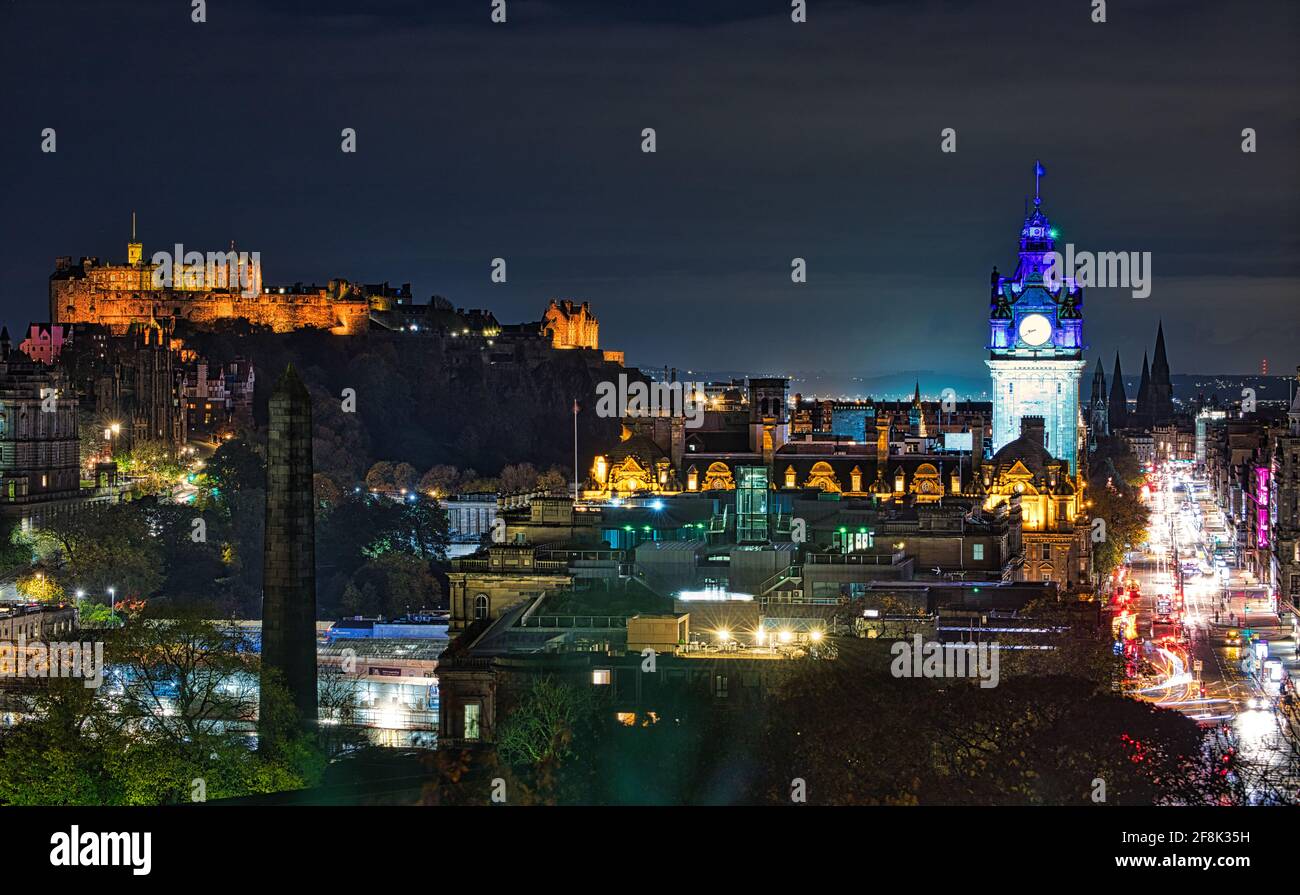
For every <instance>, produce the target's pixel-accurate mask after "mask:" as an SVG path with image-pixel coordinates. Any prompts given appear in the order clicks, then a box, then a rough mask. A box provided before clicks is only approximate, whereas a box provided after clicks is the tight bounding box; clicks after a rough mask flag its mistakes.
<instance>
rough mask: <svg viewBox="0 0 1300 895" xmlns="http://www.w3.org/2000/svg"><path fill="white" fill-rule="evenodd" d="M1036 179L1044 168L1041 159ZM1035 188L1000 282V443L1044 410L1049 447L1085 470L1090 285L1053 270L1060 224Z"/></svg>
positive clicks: (993, 351)
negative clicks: (1083, 390) (1011, 264)
mask: <svg viewBox="0 0 1300 895" xmlns="http://www.w3.org/2000/svg"><path fill="white" fill-rule="evenodd" d="M1034 171H1035V175H1036V179H1037V177H1041V176H1042V175H1043V174H1044V171H1043V167H1042V165H1035V168H1034ZM1037 192H1038V190H1037V184H1035V196H1034V207H1033V211H1032V212H1031V213H1030V214H1029V215H1028V216H1027V217H1026V218H1025V221H1024V224H1023V225H1022V226H1021V229H1020V262H1019V264H1018V265H1017V266H1016V270H1015V273H1013V274H1012V275H1011V276H1009V277H1001V276H998V277H997V278H996V282H995V283H993V286H992V292H993V295H992V297H991V302H990V306H991V309H990V312H989V345H988V348H989V360H988V361H987V363H988V365H989V372H990V373H991V374H992V377H993V450H994V451H995V452H996V451H998V450H1000V449H1001V448H1002V447H1004V446H1005V445H1007V444H1009V443H1010V442H1012V441H1014V440H1015V439H1017V438H1018V437H1020V420H1021V418H1022V417H1025V416H1041V417H1042V418H1043V421H1044V435H1045V439H1046V445H1047V450H1048V451H1049V452H1050V453H1051V454H1052V455H1053V456H1055V457H1057V458H1059V459H1061V460H1065V461H1067V462H1068V463H1069V464H1070V473H1071V474H1072V475H1073V474H1076V473H1077V472H1078V470H1079V464H1078V454H1079V444H1080V438H1079V434H1080V433H1079V420H1080V413H1079V380H1080V377H1081V376H1082V375H1083V370H1084V367H1085V366H1087V365H1086V364H1085V362H1084V360H1083V347H1084V346H1083V311H1082V306H1083V288H1082V287H1081V286H1079V285H1077V284H1076V283H1075V282H1074V281H1073V279H1072V278H1069V277H1065V278H1064V279H1063V280H1062V281H1061V282H1059V283H1056V284H1052V283H1049V282H1048V281H1047V277H1046V273H1047V269H1048V267H1049V266H1050V265H1051V263H1052V260H1053V257H1054V252H1055V244H1056V231H1055V230H1054V229H1053V227H1052V223H1051V221H1050V220H1049V219H1048V217H1047V215H1046V214H1044V213H1043V210H1042V197H1041V196H1039V195H1037Z"/></svg>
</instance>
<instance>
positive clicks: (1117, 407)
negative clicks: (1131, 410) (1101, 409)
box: [1106, 351, 1128, 432]
mask: <svg viewBox="0 0 1300 895" xmlns="http://www.w3.org/2000/svg"><path fill="white" fill-rule="evenodd" d="M1106 416H1107V417H1108V419H1109V420H1110V430H1111V431H1112V432H1114V431H1116V430H1119V429H1123V428H1124V427H1125V426H1127V425H1128V395H1127V394H1125V393H1124V371H1123V370H1121V369H1120V366H1119V352H1118V351H1116V352H1115V370H1114V372H1112V373H1111V374H1110V406H1109V407H1107V408H1106Z"/></svg>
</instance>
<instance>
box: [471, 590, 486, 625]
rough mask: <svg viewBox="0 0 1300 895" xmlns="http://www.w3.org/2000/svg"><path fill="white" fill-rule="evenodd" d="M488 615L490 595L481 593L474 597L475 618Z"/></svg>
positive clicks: (483, 617)
mask: <svg viewBox="0 0 1300 895" xmlns="http://www.w3.org/2000/svg"><path fill="white" fill-rule="evenodd" d="M487 617H488V595H487V594H479V595H478V596H477V597H475V598H474V618H475V619H485V618H487Z"/></svg>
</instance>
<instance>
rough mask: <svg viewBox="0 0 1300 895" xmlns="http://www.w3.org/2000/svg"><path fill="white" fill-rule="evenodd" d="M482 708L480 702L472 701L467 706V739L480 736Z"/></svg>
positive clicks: (474, 738)
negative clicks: (480, 713)
mask: <svg viewBox="0 0 1300 895" xmlns="http://www.w3.org/2000/svg"><path fill="white" fill-rule="evenodd" d="M481 709H482V706H480V705H479V704H478V703H472V704H470V705H467V706H465V739H467V740H477V739H478V738H479V724H478V721H479V712H480V710H481Z"/></svg>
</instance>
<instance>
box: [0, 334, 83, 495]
mask: <svg viewBox="0 0 1300 895" xmlns="http://www.w3.org/2000/svg"><path fill="white" fill-rule="evenodd" d="M80 489H81V470H80V462H79V454H78V428H77V400H76V397H75V396H74V395H73V392H72V390H71V389H70V388H69V387H68V383H67V381H66V379H65V377H64V375H63V373H62V372H61V371H59V370H55V369H50V368H48V367H46V366H44V365H43V364H39V363H37V362H35V361H32V360H29V359H28V358H27V357H26V356H25V355H23V354H22V353H21V352H18V351H14V350H12V348H11V345H10V342H9V332H8V330H4V331H3V332H2V333H0V512H7V513H15V514H17V515H21V516H23V517H24V518H27V517H28V515H29V514H30V512H31V506H32V505H37V504H42V503H49V502H57V501H63V500H68V499H75V498H78V497H79V495H80Z"/></svg>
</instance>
